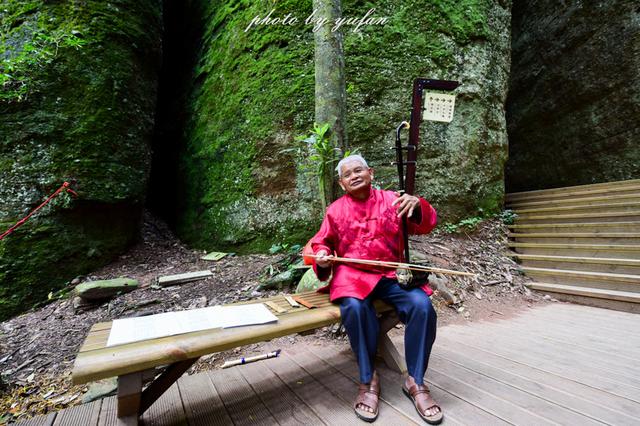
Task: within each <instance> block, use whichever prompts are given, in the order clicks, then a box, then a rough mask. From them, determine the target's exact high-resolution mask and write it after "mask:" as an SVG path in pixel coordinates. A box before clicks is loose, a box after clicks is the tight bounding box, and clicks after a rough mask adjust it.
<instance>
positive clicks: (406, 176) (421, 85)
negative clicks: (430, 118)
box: [394, 78, 460, 289]
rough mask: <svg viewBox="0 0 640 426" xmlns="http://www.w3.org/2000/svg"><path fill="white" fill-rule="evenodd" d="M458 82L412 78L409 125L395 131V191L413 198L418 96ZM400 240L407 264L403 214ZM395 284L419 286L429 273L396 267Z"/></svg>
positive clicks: (419, 110)
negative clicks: (402, 137)
mask: <svg viewBox="0 0 640 426" xmlns="http://www.w3.org/2000/svg"><path fill="white" fill-rule="evenodd" d="M459 85H460V83H458V82H457V81H450V80H432V79H427V78H416V79H415V81H414V82H413V101H412V108H411V122H410V123H407V122H406V121H403V122H402V123H400V125H399V126H398V127H397V128H396V146H395V147H394V149H395V150H396V161H395V162H394V163H395V164H396V166H397V167H398V180H399V186H400V189H399V192H400V193H401V194H402V193H406V194H410V195H413V194H414V191H415V181H416V165H417V158H418V144H419V143H420V123H421V122H422V103H423V102H422V100H423V99H422V97H423V92H424V89H430V90H440V91H447V92H449V91H452V90H454V89H455V88H456V87H458V86H459ZM402 129H409V141H408V143H407V145H406V146H402V142H401V141H400V133H401V131H402ZM403 151H407V155H406V160H405V159H404V158H403V157H404V156H403ZM402 240H403V245H404V259H400V260H401V261H404V262H405V263H411V257H410V253H409V233H408V226H407V217H406V215H405V216H403V217H402ZM396 276H397V278H398V283H399V284H400V286H401V287H402V288H405V289H409V288H413V287H419V286H421V285H423V284H424V283H426V282H427V280H428V278H429V273H428V272H426V273H424V272H420V273H416V274H415V275H413V274H412V273H411V271H410V270H409V269H404V268H399V269H397V270H396Z"/></svg>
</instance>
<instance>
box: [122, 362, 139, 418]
mask: <svg viewBox="0 0 640 426" xmlns="http://www.w3.org/2000/svg"><path fill="white" fill-rule="evenodd" d="M141 396H142V372H137V373H131V374H125V375H124V376H119V377H118V420H119V421H120V422H121V424H123V423H124V424H126V425H137V424H138V415H139V414H140V399H141Z"/></svg>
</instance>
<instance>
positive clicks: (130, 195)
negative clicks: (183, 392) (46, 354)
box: [0, 0, 161, 318]
mask: <svg viewBox="0 0 640 426" xmlns="http://www.w3.org/2000/svg"><path fill="white" fill-rule="evenodd" d="M160 16H161V2H160V1H159V0H145V1H126V0H116V1H110V2H103V1H97V0H96V1H83V2H77V1H55V2H51V1H30V2H24V1H13V0H9V1H7V0H5V1H4V2H3V4H2V7H0V18H1V19H0V29H1V31H0V74H1V75H2V76H3V77H0V78H1V79H2V80H1V81H0V83H1V84H2V86H3V91H2V96H0V117H1V118H0V141H2V142H0V158H2V159H3V160H0V221H1V222H3V223H8V224H12V223H14V222H15V221H17V220H18V219H20V218H22V217H23V216H24V215H26V214H27V213H28V212H29V211H30V210H32V209H33V208H34V207H35V206H37V205H38V204H39V203H40V202H41V201H42V200H43V199H44V198H46V197H47V196H48V195H49V194H51V193H52V192H53V191H54V190H55V189H57V188H58V187H59V186H60V185H61V184H62V182H64V181H71V180H73V181H74V182H75V184H74V189H75V190H76V191H77V192H78V194H79V198H78V200H77V201H73V202H67V203H59V202H58V201H56V202H55V203H53V204H51V205H50V206H48V207H47V208H46V209H44V210H43V211H42V212H40V213H39V214H38V216H37V217H34V218H32V219H30V220H29V221H28V222H27V223H25V224H24V225H23V226H22V227H21V228H20V231H19V232H16V233H14V234H12V235H11V236H9V237H7V238H6V239H5V240H3V241H2V244H3V252H4V254H3V256H2V258H0V292H1V294H0V306H2V307H0V317H3V318H4V317H6V315H9V314H11V313H15V312H16V310H15V309H17V307H19V306H21V304H25V303H31V302H32V301H36V300H37V299H38V298H41V297H43V296H46V294H47V293H48V292H49V291H50V290H52V289H55V288H57V287H59V286H61V285H63V284H64V283H65V282H66V281H67V280H69V279H71V278H73V277H74V276H75V275H78V274H82V273H86V272H88V271H90V270H91V268H95V267H96V266H99V265H103V264H104V263H106V262H108V261H110V260H111V259H113V258H114V256H116V255H117V253H119V252H120V251H122V250H124V249H125V248H126V247H127V245H128V244H129V243H130V242H131V241H132V240H134V239H135V236H136V234H137V228H138V224H139V220H140V215H141V205H142V203H143V200H144V197H145V190H146V181H147V175H148V173H149V167H150V148H149V138H150V135H151V130H152V125H153V114H154V108H155V86H156V79H157V77H156V74H157V68H158V65H159V53H160ZM4 159H9V160H8V161H7V160H4ZM91 206H94V207H91ZM103 210H104V211H105V212H109V214H108V215H106V216H105V215H104V213H103V212H102V211H103ZM80 212H84V213H85V214H87V215H90V217H86V218H85V217H83V216H82V215H79V213H80ZM72 219H73V220H72ZM91 227H96V228H99V229H90V228H91ZM54 266H55V267H54Z"/></svg>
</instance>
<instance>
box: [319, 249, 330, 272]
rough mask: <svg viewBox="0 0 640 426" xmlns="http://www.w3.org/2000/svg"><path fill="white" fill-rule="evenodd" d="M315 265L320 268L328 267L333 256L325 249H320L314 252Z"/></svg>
mask: <svg viewBox="0 0 640 426" xmlns="http://www.w3.org/2000/svg"><path fill="white" fill-rule="evenodd" d="M316 256H318V257H316V265H318V266H319V267H321V268H328V267H330V266H331V262H333V256H329V253H327V251H326V250H320V251H319V252H317V253H316Z"/></svg>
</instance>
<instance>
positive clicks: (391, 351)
mask: <svg viewBox="0 0 640 426" xmlns="http://www.w3.org/2000/svg"><path fill="white" fill-rule="evenodd" d="M399 322H400V319H399V318H398V315H397V314H396V312H395V311H391V312H385V313H384V314H382V316H381V317H380V336H379V337H378V352H379V353H380V355H381V356H382V359H384V363H385V364H387V367H389V368H390V369H392V370H394V371H397V372H398V373H401V374H406V373H407V363H406V361H405V359H404V356H402V354H401V353H400V351H398V348H397V347H396V345H394V344H393V342H392V341H391V338H390V337H389V336H388V335H387V332H388V331H389V330H391V329H392V328H393V327H395V326H396V324H398V323H399Z"/></svg>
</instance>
